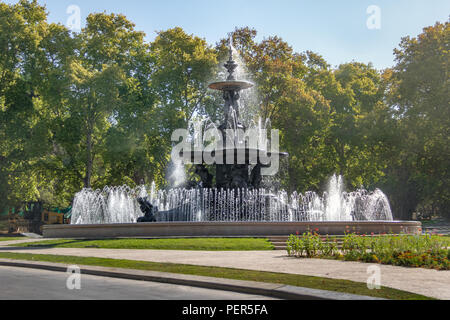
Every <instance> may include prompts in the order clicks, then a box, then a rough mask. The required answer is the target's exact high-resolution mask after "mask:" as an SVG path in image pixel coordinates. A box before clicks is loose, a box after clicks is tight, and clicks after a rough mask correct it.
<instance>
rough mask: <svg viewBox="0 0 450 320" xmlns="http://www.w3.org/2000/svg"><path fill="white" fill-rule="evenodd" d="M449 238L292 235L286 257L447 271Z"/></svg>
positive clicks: (449, 263)
mask: <svg viewBox="0 0 450 320" xmlns="http://www.w3.org/2000/svg"><path fill="white" fill-rule="evenodd" d="M449 247H450V239H449V238H447V237H442V236H436V235H424V236H412V235H381V236H375V235H373V234H372V235H370V236H367V235H358V234H352V233H348V234H346V235H345V236H344V238H343V239H342V241H341V242H338V240H337V238H335V237H328V236H327V237H326V238H323V237H321V236H319V235H318V234H317V233H312V232H308V233H305V234H303V235H302V236H299V235H296V236H295V235H291V236H290V237H289V240H288V243H287V250H288V254H289V256H291V257H297V258H324V259H339V260H344V261H361V262H368V263H381V264H389V265H395V266H405V267H421V268H430V269H437V270H450V261H449V259H450V250H449Z"/></svg>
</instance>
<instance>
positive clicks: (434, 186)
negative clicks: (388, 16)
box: [386, 22, 450, 218]
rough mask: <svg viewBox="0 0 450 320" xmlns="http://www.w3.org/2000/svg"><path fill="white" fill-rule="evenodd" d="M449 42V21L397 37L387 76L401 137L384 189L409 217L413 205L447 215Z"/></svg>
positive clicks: (449, 180)
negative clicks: (396, 44)
mask: <svg viewBox="0 0 450 320" xmlns="http://www.w3.org/2000/svg"><path fill="white" fill-rule="evenodd" d="M449 42H450V23H449V22H446V23H437V24H436V25H435V26H432V27H428V28H425V29H424V31H423V33H422V34H420V35H419V36H417V37H415V38H410V37H406V38H404V39H402V42H401V43H400V48H399V49H396V50H395V55H396V59H397V65H396V66H395V67H394V69H393V70H391V71H389V73H388V75H387V80H388V83H389V87H388V88H389V91H388V94H387V97H388V99H389V101H390V104H391V105H392V106H393V111H394V116H395V119H396V124H397V135H398V136H399V137H401V138H400V139H401V140H400V141H398V144H396V145H395V147H396V148H395V157H394V159H392V160H391V161H390V163H392V166H391V167H390V168H389V170H388V174H389V175H390V179H389V181H387V183H386V190H387V191H389V192H391V193H392V195H393V204H394V208H395V209H396V211H397V212H398V215H399V216H400V217H404V218H409V217H411V214H412V213H413V212H414V210H415V209H417V207H418V206H420V207H422V210H421V211H422V212H423V211H428V212H429V213H430V215H434V214H441V215H447V216H448V214H449V210H448V207H449V205H450V176H449V170H448V169H449V167H450V158H449V156H448V155H449V154H450V149H449V145H450V144H449V128H450V112H449V96H450V94H449V88H450V86H449V61H450V53H449V50H448V46H449Z"/></svg>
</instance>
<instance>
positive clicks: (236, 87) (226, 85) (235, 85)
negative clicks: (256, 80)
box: [209, 80, 255, 91]
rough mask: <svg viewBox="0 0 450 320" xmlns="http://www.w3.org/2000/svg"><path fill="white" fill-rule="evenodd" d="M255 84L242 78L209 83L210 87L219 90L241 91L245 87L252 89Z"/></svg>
mask: <svg viewBox="0 0 450 320" xmlns="http://www.w3.org/2000/svg"><path fill="white" fill-rule="evenodd" d="M254 86H255V85H254V84H253V83H251V82H248V81H241V80H229V81H220V82H215V83H211V84H210V85H209V88H210V89H213V90H219V91H240V90H245V89H250V88H252V87H254Z"/></svg>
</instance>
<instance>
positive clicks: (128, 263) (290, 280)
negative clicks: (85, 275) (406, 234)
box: [0, 252, 434, 300]
mask: <svg viewBox="0 0 450 320" xmlns="http://www.w3.org/2000/svg"><path fill="white" fill-rule="evenodd" d="M0 258H4V259H15V260H28V261H45V262H54V263H64V264H72V265H73V264H74V265H80V266H82V265H84V266H101V267H113V268H123V269H137V270H148V271H160V272H169V273H177V274H189V275H198V276H207V277H215V278H225V279H235V280H247V281H258V282H269V283H278V284H285V285H292V286H298V287H305V288H313V289H321V290H329V291H337V292H345V293H352V294H359V295H365V296H372V297H378V298H385V299H391V300H434V299H432V298H428V297H425V296H421V295H418V294H414V293H409V292H405V291H401V290H397V289H392V288H386V287H382V288H381V289H380V290H369V289H368V288H367V285H366V284H365V283H360V282H353V281H348V280H337V279H329V278H320V277H311V276H303V275H296V274H286V273H274V272H262V271H252V270H241V269H230V268H219V267H202V266H193V265H182V264H170V263H157V262H145V261H133V260H116V259H106V258H88V257H72V256H55V255H38V254H26V253H6V252H0Z"/></svg>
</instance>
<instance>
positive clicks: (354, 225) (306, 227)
mask: <svg viewBox="0 0 450 320" xmlns="http://www.w3.org/2000/svg"><path fill="white" fill-rule="evenodd" d="M348 230H349V231H350V232H354V233H359V234H361V235H362V234H366V235H371V234H372V233H373V234H375V235H379V234H390V233H392V234H417V235H418V234H421V233H422V224H421V223H420V222H414V221H358V222H170V223H166V222H158V223H141V224H102V225H49V226H44V230H43V231H44V237H45V238H76V239H114V238H179V237H188V238H191V237H268V236H288V235H291V234H296V233H299V234H303V233H305V232H308V231H313V232H317V233H318V234H321V235H344V234H345V232H346V231H348Z"/></svg>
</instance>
